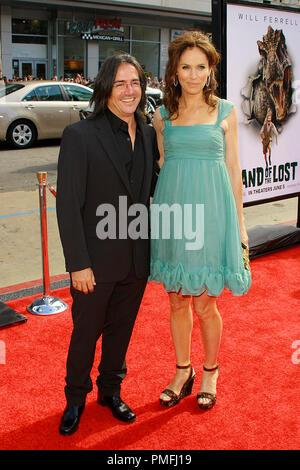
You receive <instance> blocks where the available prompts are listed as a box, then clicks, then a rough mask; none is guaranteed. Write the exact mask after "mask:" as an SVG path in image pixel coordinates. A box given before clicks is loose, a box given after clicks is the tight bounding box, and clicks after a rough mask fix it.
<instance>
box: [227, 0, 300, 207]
mask: <svg viewBox="0 0 300 470" xmlns="http://www.w3.org/2000/svg"><path fill="white" fill-rule="evenodd" d="M299 44H300V14H299V13H297V12H295V13H294V12H290V11H289V12H286V11H283V10H279V9H277V10H276V9H271V8H259V7H252V6H249V7H248V6H242V5H234V4H228V5H227V99H228V100H230V101H232V102H233V103H234V104H235V105H236V109H237V113H238V122H239V126H238V131H239V155H240V162H241V167H242V176H243V188H244V203H251V202H257V201H264V202H266V200H267V199H271V198H275V197H281V196H282V197H286V196H287V195H297V194H298V193H300V109H299V104H300V55H299Z"/></svg>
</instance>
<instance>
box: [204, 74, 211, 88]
mask: <svg viewBox="0 0 300 470" xmlns="http://www.w3.org/2000/svg"><path fill="white" fill-rule="evenodd" d="M209 84H210V74H209V75H208V77H207V79H206V82H205V86H209Z"/></svg>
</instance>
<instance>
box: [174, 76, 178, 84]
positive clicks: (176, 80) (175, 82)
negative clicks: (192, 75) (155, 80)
mask: <svg viewBox="0 0 300 470" xmlns="http://www.w3.org/2000/svg"><path fill="white" fill-rule="evenodd" d="M177 85H178V78H177V75H176V78H175V80H174V81H173V86H177Z"/></svg>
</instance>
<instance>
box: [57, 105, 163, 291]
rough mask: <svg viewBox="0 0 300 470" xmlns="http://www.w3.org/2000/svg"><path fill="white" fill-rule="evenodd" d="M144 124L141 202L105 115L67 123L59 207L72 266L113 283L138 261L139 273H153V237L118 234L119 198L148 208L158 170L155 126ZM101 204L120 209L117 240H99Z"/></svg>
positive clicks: (64, 244) (60, 167)
mask: <svg viewBox="0 0 300 470" xmlns="http://www.w3.org/2000/svg"><path fill="white" fill-rule="evenodd" d="M140 128H141V132H142V139H143V146H144V181H143V186H142V189H141V193H140V197H139V200H138V201H137V200H135V198H134V195H133V193H132V190H131V186H130V182H129V179H128V174H127V172H126V167H125V165H124V164H123V163H122V159H120V156H119V153H120V150H119V149H118V146H117V143H116V141H115V136H114V134H113V131H112V129H111V126H110V124H109V121H108V119H107V117H106V116H105V114H104V115H102V116H100V117H97V118H88V119H86V120H82V121H79V122H77V123H75V124H72V125H70V126H67V127H66V128H65V130H64V132H63V137H62V141H61V147H60V154H59V159H58V177H57V195H56V209H57V219H58V227H59V232H60V237H61V242H62V247H63V252H64V256H65V261H66V270H67V271H69V272H73V271H79V270H82V269H85V268H87V267H91V268H92V270H93V272H94V275H95V278H96V281H99V282H112V281H118V280H121V279H124V278H125V277H126V275H127V274H128V272H129V270H130V268H131V266H132V262H133V263H134V266H135V270H136V274H137V276H138V277H140V278H142V277H146V276H148V274H149V251H150V249H149V246H150V243H149V242H150V240H149V237H148V238H147V239H141V238H140V239H137V240H132V239H130V238H129V237H126V238H125V239H120V238H119V237H118V228H119V224H118V220H119V210H118V209H119V197H120V196H126V200H127V201H128V205H131V204H134V203H142V204H144V205H145V206H146V207H147V208H149V199H150V195H151V193H152V192H153V190H154V186H155V183H156V179H157V175H158V172H159V169H158V165H157V159H158V148H157V142H156V135H155V131H154V129H153V128H152V127H151V126H149V125H146V124H141V126H140ZM100 204H110V205H112V206H113V207H114V208H115V209H116V221H117V238H115V239H111V238H107V239H104V240H103V239H99V238H98V236H97V234H96V227H97V224H98V222H99V221H100V220H101V218H102V217H99V216H97V215H96V211H97V208H98V206H99V205H100ZM122 216H123V217H124V214H123V213H122ZM129 221H130V220H128V222H129Z"/></svg>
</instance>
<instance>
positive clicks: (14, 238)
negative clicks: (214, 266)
mask: <svg viewBox="0 0 300 470" xmlns="http://www.w3.org/2000/svg"><path fill="white" fill-rule="evenodd" d="M59 144H60V141H59V140H53V141H41V142H38V143H37V144H36V145H35V146H34V147H32V148H29V149H25V150H14V149H10V148H9V147H8V146H7V145H6V144H4V143H3V142H1V143H0V165H1V173H0V201H1V209H0V288H3V287H8V286H12V285H15V284H19V283H24V282H28V281H34V280H36V279H41V278H42V277H43V268H42V256H41V231H40V216H39V194H38V180H37V176H36V174H37V172H38V171H46V172H47V181H48V182H49V183H50V184H51V185H53V186H54V188H55V187H56V175H57V159H58V154H59ZM297 202H298V201H297V198H290V199H284V200H280V201H276V202H270V203H267V204H261V205H257V206H251V207H247V208H245V209H244V214H245V220H246V226H247V228H250V227H254V226H256V225H268V224H278V223H290V224H295V221H296V216H297ZM47 208H48V212H47V214H48V217H47V226H48V254H49V265H50V276H54V275H61V274H64V273H65V265H64V258H63V254H62V249H61V244H60V239H59V233H58V227H57V222H56V211H55V197H54V196H53V194H51V192H50V191H48V190H47Z"/></svg>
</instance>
